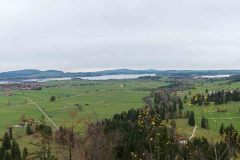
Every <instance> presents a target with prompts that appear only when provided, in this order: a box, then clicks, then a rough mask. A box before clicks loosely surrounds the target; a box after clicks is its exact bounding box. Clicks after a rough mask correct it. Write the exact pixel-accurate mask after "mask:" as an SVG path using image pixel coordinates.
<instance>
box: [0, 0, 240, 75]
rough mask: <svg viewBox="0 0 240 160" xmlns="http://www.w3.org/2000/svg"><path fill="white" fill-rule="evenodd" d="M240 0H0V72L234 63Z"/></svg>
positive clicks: (238, 51) (239, 46)
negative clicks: (32, 69) (0, 0)
mask: <svg viewBox="0 0 240 160" xmlns="http://www.w3.org/2000/svg"><path fill="white" fill-rule="evenodd" d="M239 18H240V1H239V2H238V1H235V0H194V1H192V0H181V1H179V0H169V1H162V0H121V1H119V0H41V1H33V0H22V1H19V0H11V1H4V2H3V1H2V2H0V57H1V58H0V71H6V70H16V69H24V68H37V69H43V70H45V69H60V70H65V71H87V70H101V69H113V68H134V69H148V68H155V69H240V63H239V60H240V30H239V28H240V21H239Z"/></svg>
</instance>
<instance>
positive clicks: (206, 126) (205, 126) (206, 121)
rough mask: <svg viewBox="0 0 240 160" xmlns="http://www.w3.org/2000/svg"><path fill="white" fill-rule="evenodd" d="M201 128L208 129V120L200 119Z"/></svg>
mask: <svg viewBox="0 0 240 160" xmlns="http://www.w3.org/2000/svg"><path fill="white" fill-rule="evenodd" d="M201 128H205V129H207V128H208V119H207V118H205V117H202V120H201Z"/></svg>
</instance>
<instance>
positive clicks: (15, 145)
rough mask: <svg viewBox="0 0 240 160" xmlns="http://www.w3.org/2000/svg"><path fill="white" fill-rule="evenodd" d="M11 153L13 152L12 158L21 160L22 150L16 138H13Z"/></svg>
mask: <svg viewBox="0 0 240 160" xmlns="http://www.w3.org/2000/svg"><path fill="white" fill-rule="evenodd" d="M11 154H12V158H13V159H14V160H21V151H20V149H19V145H18V143H17V142H16V140H15V139H13V141H12V148H11Z"/></svg>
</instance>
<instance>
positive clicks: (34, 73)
mask: <svg viewBox="0 0 240 160" xmlns="http://www.w3.org/2000/svg"><path fill="white" fill-rule="evenodd" d="M120 74H157V75H162V76H201V75H220V74H230V75H238V74H240V70H154V69H149V70H131V69H116V70H104V71H96V72H63V71H59V70H46V71H41V70H37V69H24V70H16V71H9V72H2V73H0V80H11V79H41V78H64V77H72V78H76V77H92V76H103V75H120Z"/></svg>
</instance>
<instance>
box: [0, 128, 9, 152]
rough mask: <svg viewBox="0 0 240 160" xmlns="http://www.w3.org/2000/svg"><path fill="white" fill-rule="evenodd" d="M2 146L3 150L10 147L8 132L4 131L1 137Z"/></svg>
mask: <svg viewBox="0 0 240 160" xmlns="http://www.w3.org/2000/svg"><path fill="white" fill-rule="evenodd" d="M2 148H3V149H4V150H9V149H11V141H10V136H9V134H8V132H6V133H5V134H4V137H3V143H2Z"/></svg>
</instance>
